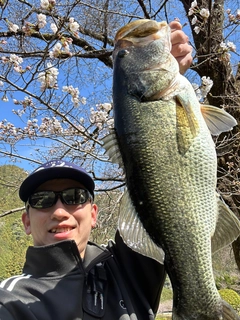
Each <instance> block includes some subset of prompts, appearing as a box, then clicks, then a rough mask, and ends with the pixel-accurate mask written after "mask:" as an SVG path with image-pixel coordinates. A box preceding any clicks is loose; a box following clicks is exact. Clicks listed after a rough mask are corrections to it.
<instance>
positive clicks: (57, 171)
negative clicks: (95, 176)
mask: <svg viewBox="0 0 240 320" xmlns="http://www.w3.org/2000/svg"><path fill="white" fill-rule="evenodd" d="M53 179H72V180H75V181H79V182H80V183H81V184H83V185H84V187H85V188H86V189H87V190H88V191H89V192H90V193H91V194H92V196H94V187H95V184H94V181H93V180H92V178H91V177H90V175H88V174H87V173H85V172H83V171H80V170H77V169H74V168H70V167H67V168H64V167H62V168H59V167H52V168H45V169H42V170H39V171H37V172H34V173H33V174H31V175H29V177H27V178H26V179H25V180H24V181H23V183H22V185H21V187H20V189H19V197H20V199H21V200H22V201H24V202H26V201H27V200H28V198H29V196H30V195H31V194H32V193H33V192H34V191H35V190H36V189H37V188H38V187H39V186H40V185H41V184H43V183H44V182H46V181H48V180H53Z"/></svg>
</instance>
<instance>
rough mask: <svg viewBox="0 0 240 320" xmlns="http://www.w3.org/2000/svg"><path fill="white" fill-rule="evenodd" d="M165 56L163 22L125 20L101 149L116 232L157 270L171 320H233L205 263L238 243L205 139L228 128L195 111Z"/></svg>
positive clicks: (203, 109)
mask: <svg viewBox="0 0 240 320" xmlns="http://www.w3.org/2000/svg"><path fill="white" fill-rule="evenodd" d="M170 51H171V42H170V28H169V26H168V25H167V23H166V22H156V21H151V20H144V19H143V20H138V21H134V22H132V23H130V24H128V25H126V26H125V27H123V28H122V29H120V30H119V31H118V33H117V35H116V38H115V48H114V53H113V58H114V74H113V104H114V127H115V130H114V131H115V132H114V135H113V134H111V135H109V136H107V137H105V138H104V144H105V149H106V150H107V154H108V155H109V157H110V159H111V160H112V161H113V162H118V163H119V164H120V165H121V166H122V167H123V168H124V171H125V176H126V186H127V190H126V192H125V195H124V197H123V199H122V205H121V209H120V218H119V229H120V233H121V235H122V237H123V239H124V241H125V242H126V243H127V245H128V246H130V247H131V248H132V249H133V250H136V251H138V252H140V253H142V254H145V255H147V256H151V257H152V258H154V259H156V260H158V261H159V262H161V263H164V264H165V267H166V271H167V273H168V275H169V277H170V280H171V283H172V287H173V295H174V297H173V316H172V317H173V319H174V320H183V319H187V320H193V319H194V320H218V319H228V320H230V319H240V317H239V316H238V315H237V314H236V313H235V312H234V311H233V309H232V308H231V307H230V306H229V305H228V304H227V303H226V302H224V301H223V300H222V299H221V297H220V296H219V293H218V291H217V289H216V286H215V281H214V277H213V270H212V258H211V257H212V252H215V251H217V250H218V249H220V248H222V247H224V246H226V245H227V244H229V243H231V242H232V241H233V240H234V239H236V238H237V237H238V236H239V234H240V224H239V220H238V219H237V218H236V216H235V215H234V214H233V213H232V212H231V210H230V209H229V208H228V207H227V205H226V204H225V203H223V202H222V201H221V199H220V197H219V196H218V195H217V193H216V183H217V159H216V151H215V146H214V142H213V140H212V137H211V133H212V134H219V133H220V132H223V131H228V130H230V129H231V128H232V127H233V126H234V125H236V121H235V119H234V118H233V117H232V116H230V115H229V114H228V113H227V112H225V111H224V110H221V109H219V108H215V107H212V106H201V105H200V104H199V101H198V100H197V98H196V95H195V92H194V90H193V88H192V86H191V84H190V83H189V82H188V80H187V79H186V78H185V77H184V76H182V75H180V73H179V67H178V63H177V61H176V59H175V58H174V57H173V56H172V55H171V54H170ZM210 131H211V133H210Z"/></svg>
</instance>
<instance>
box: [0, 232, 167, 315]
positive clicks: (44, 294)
mask: <svg viewBox="0 0 240 320" xmlns="http://www.w3.org/2000/svg"><path fill="white" fill-rule="evenodd" d="M23 272H24V273H23V274H22V275H20V276H14V277H11V278H9V279H6V280H4V281H3V282H2V284H1V286H0V287H1V289H0V320H13V319H14V320H36V319H38V320H50V319H51V320H96V319H103V320H150V319H151V320H153V319H154V317H155V313H156V312H157V308H158V304H159V299H160V294H161V290H162V286H163V282H164V280H165V271H164V267H163V266H162V265H160V264H158V263H157V262H156V261H154V260H152V259H150V258H147V257H144V256H141V255H140V254H137V253H135V252H133V251H132V250H131V249H129V248H128V247H127V246H126V245H125V244H124V243H123V242H122V239H121V238H120V236H119V235H118V234H117V235H116V243H114V242H112V241H110V242H109V243H108V245H107V246H106V247H104V248H103V247H99V246H97V245H95V244H93V243H89V244H88V246H87V249H86V253H85V257H84V261H82V259H81V258H80V255H79V252H78V249H77V246H76V244H75V242H74V241H62V242H59V243H56V244H53V245H48V246H43V247H29V248H28V250H27V254H26V263H25V265H24V268H23Z"/></svg>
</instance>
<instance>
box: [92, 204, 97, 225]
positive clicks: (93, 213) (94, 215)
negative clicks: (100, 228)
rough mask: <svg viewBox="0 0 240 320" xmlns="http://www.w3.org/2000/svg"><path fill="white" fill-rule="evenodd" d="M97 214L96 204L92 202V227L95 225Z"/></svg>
mask: <svg viewBox="0 0 240 320" xmlns="http://www.w3.org/2000/svg"><path fill="white" fill-rule="evenodd" d="M97 215H98V206H97V205H96V204H95V203H93V204H92V228H95V227H96V223H97Z"/></svg>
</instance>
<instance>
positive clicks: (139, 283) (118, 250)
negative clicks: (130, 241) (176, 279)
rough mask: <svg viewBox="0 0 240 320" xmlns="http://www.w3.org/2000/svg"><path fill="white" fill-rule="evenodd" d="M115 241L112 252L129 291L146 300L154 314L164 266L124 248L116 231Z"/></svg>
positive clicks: (163, 277) (157, 305) (164, 274)
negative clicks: (140, 295) (133, 291)
mask: <svg viewBox="0 0 240 320" xmlns="http://www.w3.org/2000/svg"><path fill="white" fill-rule="evenodd" d="M115 241H116V244H115V246H114V251H115V254H116V256H117V258H118V261H119V265H120V266H121V269H122V272H123V273H124V274H125V278H126V279H127V282H128V283H130V286H129V290H135V294H137V295H138V296H139V293H140V292H141V294H142V296H143V300H144V299H146V300H148V303H149V305H150V306H151V308H152V310H153V312H154V313H156V312H157V310H158V307H159V302H160V296H161V292H162V288H163V285H164V281H165V278H166V272H165V268H164V266H163V265H162V264H160V263H158V262H157V261H155V260H153V259H151V258H149V257H146V256H143V255H141V254H139V253H137V252H135V251H133V250H132V249H130V248H129V247H128V246H126V245H125V243H124V242H123V240H122V238H121V236H120V235H119V232H118V231H117V233H116V237H115Z"/></svg>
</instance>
